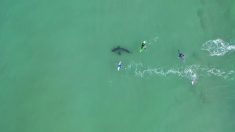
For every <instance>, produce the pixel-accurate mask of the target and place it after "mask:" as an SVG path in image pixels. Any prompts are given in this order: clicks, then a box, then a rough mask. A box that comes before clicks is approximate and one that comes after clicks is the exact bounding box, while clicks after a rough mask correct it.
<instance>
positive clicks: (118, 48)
mask: <svg viewBox="0 0 235 132" xmlns="http://www.w3.org/2000/svg"><path fill="white" fill-rule="evenodd" d="M112 52H114V53H117V54H118V55H121V54H122V52H126V53H131V52H130V51H129V50H128V49H125V48H122V47H120V46H117V47H116V48H113V49H112Z"/></svg>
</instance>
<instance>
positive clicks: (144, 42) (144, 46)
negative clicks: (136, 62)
mask: <svg viewBox="0 0 235 132" xmlns="http://www.w3.org/2000/svg"><path fill="white" fill-rule="evenodd" d="M146 44H147V42H146V41H143V42H142V43H141V47H140V52H142V51H144V50H145V49H146V48H147V45H146Z"/></svg>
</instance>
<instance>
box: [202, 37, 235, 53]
mask: <svg viewBox="0 0 235 132" xmlns="http://www.w3.org/2000/svg"><path fill="white" fill-rule="evenodd" d="M202 50H206V51H208V52H209V54H210V56H223V55H225V54H226V53H228V52H231V51H235V45H230V43H228V42H225V41H223V40H222V39H215V40H209V41H207V42H206V43H204V44H203V45H202Z"/></svg>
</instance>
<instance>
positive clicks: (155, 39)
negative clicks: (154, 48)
mask: <svg viewBox="0 0 235 132" xmlns="http://www.w3.org/2000/svg"><path fill="white" fill-rule="evenodd" d="M158 39H159V38H158V36H155V37H154V38H152V39H149V40H144V41H145V42H146V44H148V45H152V44H154V43H156V42H157V41H158ZM144 41H143V42H144Z"/></svg>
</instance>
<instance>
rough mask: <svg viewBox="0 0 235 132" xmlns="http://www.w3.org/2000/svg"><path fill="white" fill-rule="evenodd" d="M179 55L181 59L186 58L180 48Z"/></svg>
mask: <svg viewBox="0 0 235 132" xmlns="http://www.w3.org/2000/svg"><path fill="white" fill-rule="evenodd" d="M178 57H179V58H180V59H181V60H184V59H185V57H184V54H183V53H182V52H180V50H178Z"/></svg>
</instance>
